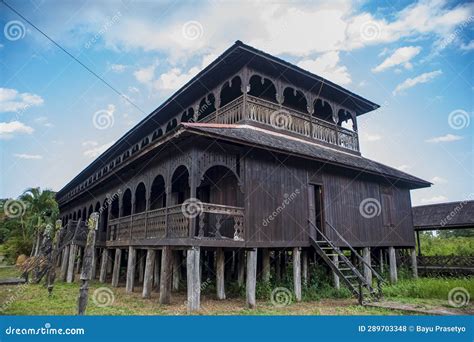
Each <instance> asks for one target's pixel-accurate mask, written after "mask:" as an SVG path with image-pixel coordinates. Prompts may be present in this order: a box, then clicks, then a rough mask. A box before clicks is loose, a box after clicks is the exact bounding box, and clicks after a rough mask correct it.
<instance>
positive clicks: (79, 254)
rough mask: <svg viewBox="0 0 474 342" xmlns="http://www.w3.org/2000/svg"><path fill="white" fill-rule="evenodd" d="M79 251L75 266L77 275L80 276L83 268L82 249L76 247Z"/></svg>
mask: <svg viewBox="0 0 474 342" xmlns="http://www.w3.org/2000/svg"><path fill="white" fill-rule="evenodd" d="M76 250H77V257H76V266H75V271H74V273H75V274H78V273H79V272H81V266H82V247H79V246H76Z"/></svg>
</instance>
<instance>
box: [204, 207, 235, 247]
mask: <svg viewBox="0 0 474 342" xmlns="http://www.w3.org/2000/svg"><path fill="white" fill-rule="evenodd" d="M198 226H199V229H198V234H197V236H198V238H205V237H207V238H216V239H222V238H229V239H234V240H235V241H243V240H244V208H241V207H231V206H228V205H219V204H210V203H203V207H202V211H201V212H200V214H199V220H198Z"/></svg>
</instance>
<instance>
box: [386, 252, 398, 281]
mask: <svg viewBox="0 0 474 342" xmlns="http://www.w3.org/2000/svg"><path fill="white" fill-rule="evenodd" d="M388 261H389V265H390V282H391V283H392V284H395V283H396V282H397V281H398V274H397V258H396V256H395V248H394V247H388Z"/></svg>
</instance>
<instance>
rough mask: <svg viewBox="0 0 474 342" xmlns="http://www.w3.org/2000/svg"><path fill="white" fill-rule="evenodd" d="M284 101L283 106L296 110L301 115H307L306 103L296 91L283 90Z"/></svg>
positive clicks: (299, 92) (304, 98) (301, 94)
mask: <svg viewBox="0 0 474 342" xmlns="http://www.w3.org/2000/svg"><path fill="white" fill-rule="evenodd" d="M283 96H284V101H283V106H285V107H288V108H291V109H294V110H297V111H299V112H302V113H307V112H308V108H307V104H308V103H307V102H306V97H305V96H304V94H303V93H302V92H301V91H299V90H296V89H292V88H285V90H284V91H283Z"/></svg>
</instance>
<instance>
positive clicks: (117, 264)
mask: <svg viewBox="0 0 474 342" xmlns="http://www.w3.org/2000/svg"><path fill="white" fill-rule="evenodd" d="M121 262H122V250H121V249H120V248H117V249H115V260H114V270H113V271H112V286H113V287H117V286H118V284H119V277H120V263H121Z"/></svg>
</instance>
